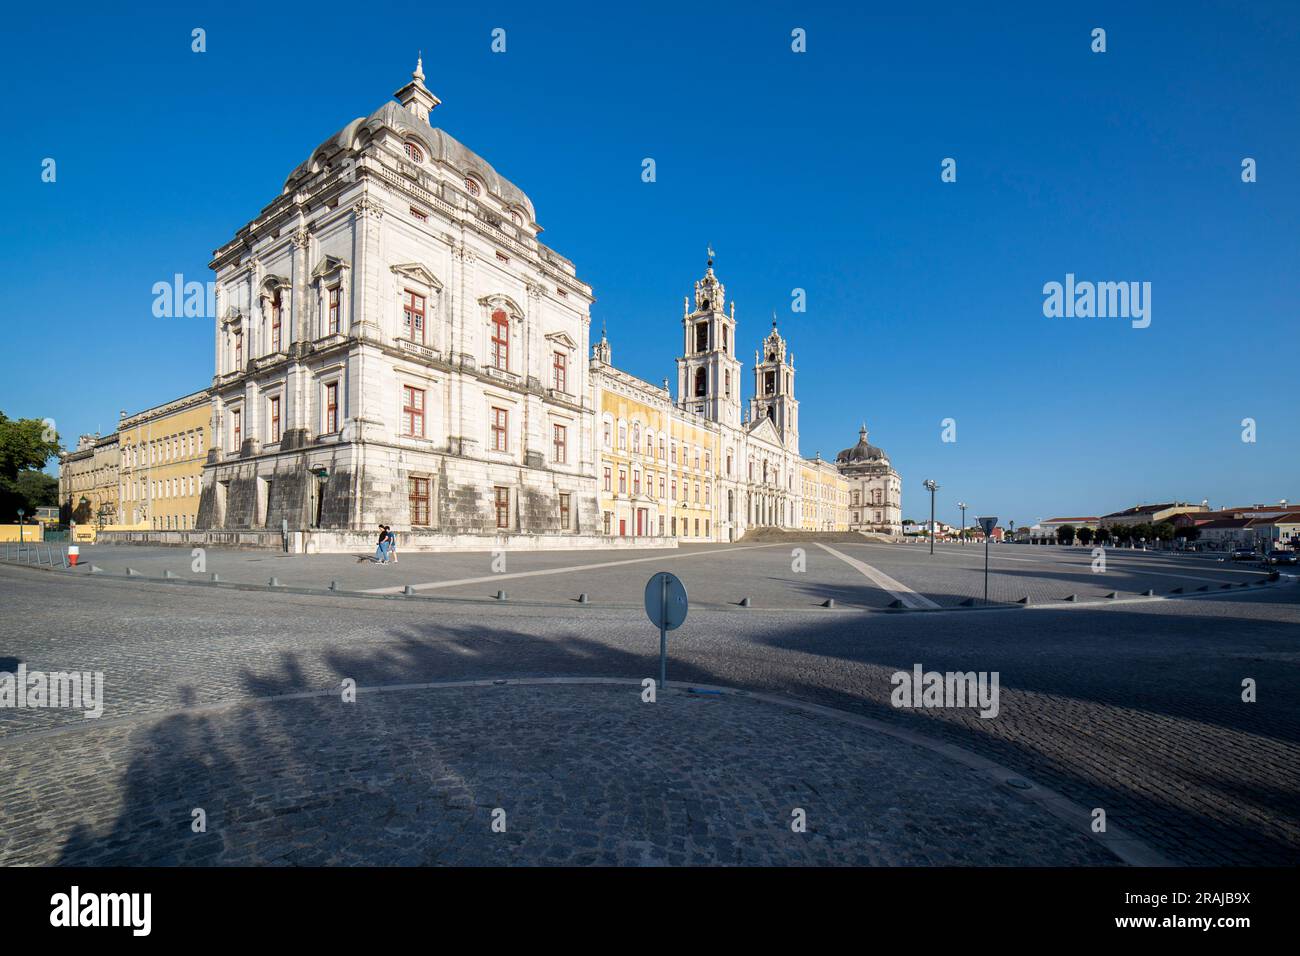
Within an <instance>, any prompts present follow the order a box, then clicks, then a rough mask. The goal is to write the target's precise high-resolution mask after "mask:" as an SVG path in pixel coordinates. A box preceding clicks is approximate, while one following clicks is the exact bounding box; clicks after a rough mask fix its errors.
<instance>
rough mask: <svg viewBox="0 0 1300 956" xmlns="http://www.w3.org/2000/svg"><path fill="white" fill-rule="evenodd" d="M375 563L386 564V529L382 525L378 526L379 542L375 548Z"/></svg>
mask: <svg viewBox="0 0 1300 956" xmlns="http://www.w3.org/2000/svg"><path fill="white" fill-rule="evenodd" d="M375 563H376V564H387V563H388V529H387V528H386V527H384V526H383V525H382V524H381V525H380V526H379V542H378V543H377V544H376V546H375Z"/></svg>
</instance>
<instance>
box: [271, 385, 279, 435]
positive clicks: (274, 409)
mask: <svg viewBox="0 0 1300 956" xmlns="http://www.w3.org/2000/svg"><path fill="white" fill-rule="evenodd" d="M270 406H271V407H270V412H271V441H273V442H277V441H279V440H280V396H279V395H272V396H271V401H270Z"/></svg>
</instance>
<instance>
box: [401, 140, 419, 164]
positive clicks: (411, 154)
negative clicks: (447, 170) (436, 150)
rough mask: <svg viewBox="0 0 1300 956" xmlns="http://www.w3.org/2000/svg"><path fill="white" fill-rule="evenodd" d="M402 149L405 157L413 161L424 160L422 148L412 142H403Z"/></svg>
mask: <svg viewBox="0 0 1300 956" xmlns="http://www.w3.org/2000/svg"><path fill="white" fill-rule="evenodd" d="M402 149H403V150H404V151H405V152H406V158H407V159H409V160H410V161H411V162H413V163H422V162H424V150H422V149H420V147H419V146H417V145H415V144H414V143H403V144H402Z"/></svg>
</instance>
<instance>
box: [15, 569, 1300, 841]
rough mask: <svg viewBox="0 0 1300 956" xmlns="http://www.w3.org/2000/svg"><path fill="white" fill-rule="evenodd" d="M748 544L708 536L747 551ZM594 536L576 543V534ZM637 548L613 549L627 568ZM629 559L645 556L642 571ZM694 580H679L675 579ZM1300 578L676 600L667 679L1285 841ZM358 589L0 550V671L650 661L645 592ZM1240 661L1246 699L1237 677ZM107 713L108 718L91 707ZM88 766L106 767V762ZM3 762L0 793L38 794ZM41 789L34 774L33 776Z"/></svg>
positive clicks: (1297, 826) (391, 668)
mask: <svg viewBox="0 0 1300 956" xmlns="http://www.w3.org/2000/svg"><path fill="white" fill-rule="evenodd" d="M761 553H762V552H743V553H742V552H739V551H737V552H736V553H735V554H734V555H724V556H722V557H713V558H707V559H705V561H706V562H707V563H708V564H709V565H710V566H711V568H712V572H711V573H714V574H718V575H723V574H726V573H729V571H731V570H736V571H737V572H738V573H741V574H751V573H753V571H752V569H750V568H748V566H747V565H745V564H744V562H746V561H748V558H749V556H750V555H754V554H761ZM589 557H590V556H589ZM648 569H649V570H653V569H654V568H653V566H652V565H651V566H647V565H632V566H630V568H629V569H628V571H627V572H626V573H627V574H628V575H635V576H636V577H638V578H640V580H641V581H642V582H643V581H644V580H645V577H648ZM643 575H644V576H643ZM689 584H690V582H689V581H688V585H689ZM1298 600H1300V588H1298V587H1297V586H1296V585H1295V584H1294V582H1287V583H1286V584H1284V585H1282V586H1281V587H1278V588H1274V589H1270V590H1262V591H1258V592H1250V593H1246V592H1234V593H1232V594H1228V595H1220V596H1215V597H1211V598H1206V599H1198V600H1186V601H1161V602H1149V603H1139V604H1127V605H1120V606H1112V607H1106V608H1092V607H1067V608H1062V609H1059V610H1056V609H1041V610H1006V611H1002V610H993V611H966V612H949V613H941V614H911V615H864V614H858V613H852V612H845V613H841V612H838V611H798V612H796V611H773V612H768V611H763V610H754V611H742V610H738V609H728V610H707V609H693V610H692V612H691V616H690V618H689V619H688V621H687V623H686V625H685V626H684V627H683V628H682V629H681V630H680V631H677V632H674V635H673V637H672V639H671V655H672V664H671V668H672V669H671V670H670V679H674V680H683V681H695V682H699V683H711V684H719V685H730V686H737V687H747V688H751V689H755V690H763V691H768V692H772V693H778V694H783V695H787V696H792V697H798V698H803V699H808V700H813V701H817V702H819V703H823V704H827V705H830V706H833V707H837V708H841V709H843V710H846V711H850V712H854V713H859V714H863V715H865V716H869V717H873V718H875V719H878V720H882V721H890V722H896V723H897V724H899V725H900V726H905V727H908V728H909V729H913V730H918V731H920V732H923V733H925V734H927V735H929V736H931V737H934V738H937V739H941V740H944V741H946V742H949V743H953V744H956V745H958V746H961V747H964V748H966V749H968V750H970V751H973V752H976V753H979V754H981V755H983V756H986V757H988V758H990V759H993V760H996V761H998V762H999V763H1001V764H1003V765H1005V766H1008V767H1011V768H1013V769H1015V770H1017V771H1018V772H1021V773H1023V774H1025V775H1026V776H1027V777H1030V778H1031V779H1034V780H1036V781H1038V782H1040V783H1042V784H1043V785H1044V786H1047V787H1050V788H1052V789H1054V790H1056V791H1058V792H1060V793H1062V794H1064V795H1065V796H1066V797H1068V798H1070V799H1072V800H1074V801H1076V802H1077V803H1079V804H1081V805H1083V806H1087V807H1093V806H1101V807H1104V808H1106V810H1107V812H1108V815H1109V816H1110V819H1111V820H1112V821H1113V822H1114V823H1115V824H1116V825H1120V826H1123V827H1124V828H1125V829H1127V830H1129V831H1130V832H1132V833H1133V834H1134V835H1135V836H1137V837H1139V838H1141V839H1144V840H1145V841H1147V842H1148V843H1149V844H1151V845H1152V846H1154V847H1156V848H1157V849H1159V850H1161V851H1162V852H1164V853H1165V855H1167V856H1169V857H1170V858H1172V859H1173V860H1175V861H1178V862H1183V863H1189V864H1221V863H1227V864H1246V865H1251V864H1255V865H1258V864H1281V865H1294V863H1295V862H1297V860H1300V779H1298V777H1300V771H1298V770H1297V768H1300V682H1297V680H1296V667H1297V664H1300V648H1297V637H1298V636H1300V627H1297V625H1298V624H1300V609H1298V608H1297V602H1298ZM490 607H491V611H490V613H488V612H487V610H486V607H485V605H482V604H474V605H464V604H449V603H443V602H432V601H408V600H375V599H370V598H361V597H348V596H331V597H328V598H326V597H320V596H315V595H296V594H272V593H263V592H239V591H225V590H218V589H209V588H198V587H184V586H178V585H174V584H162V583H150V582H144V581H127V580H124V579H110V578H105V577H88V576H79V575H70V574H62V573H57V572H40V571H34V570H27V569H13V568H7V567H0V670H6V669H8V670H12V669H13V666H16V663H17V662H18V661H19V660H22V661H26V662H27V663H28V666H29V667H32V668H41V669H47V670H66V669H73V668H77V669H101V670H104V671H105V672H106V674H107V681H108V689H109V705H108V709H107V711H106V714H105V718H104V720H105V721H107V720H111V719H113V718H115V717H124V716H139V715H148V714H154V715H161V714H163V713H166V712H169V711H173V710H177V709H179V708H184V707H189V706H192V705H196V704H211V703H217V702H222V701H228V700H239V699H248V698H260V697H266V696H271V695H275V694H284V693H293V692H300V691H304V690H317V689H321V688H327V687H334V686H337V684H338V682H339V680H340V679H341V678H342V677H345V676H351V677H354V678H355V679H356V680H357V681H358V682H359V683H361V684H362V685H366V684H376V685H378V684H393V683H404V682H411V681H416V682H422V681H448V680H463V679H475V678H491V677H506V676H509V677H530V676H554V675H579V676H581V675H589V676H619V677H632V678H637V679H639V678H641V677H645V676H652V675H654V674H655V673H656V670H657V665H656V657H655V655H656V653H657V635H656V634H655V633H654V632H653V631H652V630H651V629H650V628H649V626H648V625H647V624H646V623H645V621H644V618H643V614H642V612H641V611H640V610H639V609H637V610H635V611H632V612H629V611H627V610H621V609H618V608H612V607H599V606H593V607H579V606H577V605H574V604H572V603H568V604H566V605H563V606H558V607H555V608H546V609H538V608H536V607H520V606H511V605H510V604H504V605H501V604H494V605H491V606H490ZM914 663H921V664H922V665H923V666H924V667H925V668H926V669H937V670H996V671H998V672H999V673H1000V675H1001V682H1002V709H1001V713H1000V715H999V717H998V718H996V719H994V720H981V719H979V718H978V717H976V716H975V715H974V714H973V713H972V712H968V711H955V710H929V711H920V712H905V711H899V710H895V709H894V708H892V707H891V706H890V705H889V692H890V689H891V688H890V684H889V675H890V674H891V673H892V672H893V671H895V670H900V669H902V670H908V669H910V668H911V666H912V665H913V664H914ZM1244 677H1251V678H1254V679H1255V680H1256V681H1257V682H1258V685H1259V701H1258V703H1255V704H1244V703H1242V702H1241V700H1240V686H1241V680H1242V679H1243V678H1244ZM69 723H79V724H93V723H94V722H93V721H84V720H83V719H82V718H81V717H80V716H78V715H75V714H69V713H66V712H61V711H31V710H27V711H14V710H0V748H4V759H6V760H7V759H8V754H9V753H11V752H12V751H10V750H9V749H8V748H9V747H10V746H16V747H18V748H20V749H21V750H22V751H23V752H27V751H29V750H31V751H33V752H36V753H38V754H40V753H46V754H47V755H48V754H50V753H55V752H57V749H58V747H59V746H61V743H60V742H59V741H60V739H61V738H58V737H49V738H42V737H40V736H39V733H38V732H39V731H40V730H41V729H42V728H58V727H61V726H64V725H67V724H69ZM101 723H103V722H102V721H101ZM102 771H103V773H104V774H105V775H106V779H111V775H112V774H114V773H115V772H116V770H115V768H114V765H113V762H112V761H109V760H105V761H104V766H103V768H102ZM33 796H34V794H33V792H32V791H31V790H30V789H24V790H22V791H16V790H14V789H13V785H12V783H8V782H5V781H3V780H0V806H3V807H11V806H14V805H21V804H23V803H26V802H30V801H32V800H33ZM35 798H36V799H37V800H38V801H39V799H40V793H39V790H38V791H37V792H36V793H35Z"/></svg>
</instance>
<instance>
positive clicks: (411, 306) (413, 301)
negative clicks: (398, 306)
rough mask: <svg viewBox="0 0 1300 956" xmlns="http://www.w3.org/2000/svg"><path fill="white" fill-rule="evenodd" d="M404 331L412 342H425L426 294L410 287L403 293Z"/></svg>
mask: <svg viewBox="0 0 1300 956" xmlns="http://www.w3.org/2000/svg"><path fill="white" fill-rule="evenodd" d="M402 332H403V334H404V335H405V336H406V337H407V338H408V339H410V340H411V341H412V342H419V343H420V344H424V296H422V295H420V294H419V293H418V292H412V291H411V290H410V289H406V290H404V291H403V293H402Z"/></svg>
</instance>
